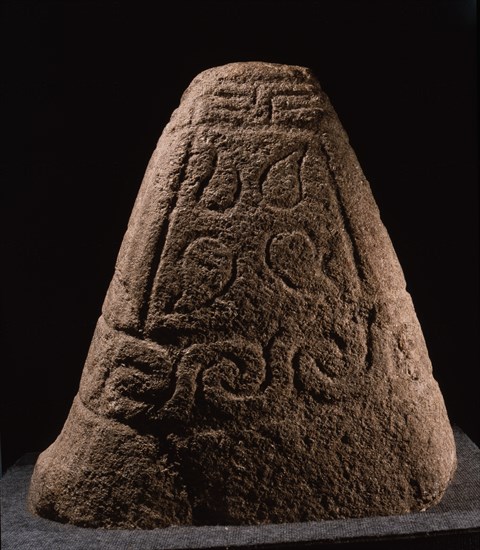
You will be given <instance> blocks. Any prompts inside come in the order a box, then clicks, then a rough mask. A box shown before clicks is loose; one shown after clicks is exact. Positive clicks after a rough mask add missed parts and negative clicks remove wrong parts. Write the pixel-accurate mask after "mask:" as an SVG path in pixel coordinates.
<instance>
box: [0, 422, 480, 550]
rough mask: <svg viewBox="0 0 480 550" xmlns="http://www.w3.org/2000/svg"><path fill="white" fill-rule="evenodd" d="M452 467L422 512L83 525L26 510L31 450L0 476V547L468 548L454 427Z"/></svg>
mask: <svg viewBox="0 0 480 550" xmlns="http://www.w3.org/2000/svg"><path fill="white" fill-rule="evenodd" d="M454 434H455V441H456V445H457V450H458V469H457V471H456V473H455V476H454V478H453V481H452V483H451V484H450V485H449V487H448V489H447V491H446V493H445V496H444V498H443V499H442V500H441V502H440V503H439V504H436V505H435V506H432V507H431V508H429V509H428V510H427V511H425V512H412V513H410V514H404V515H397V516H384V517H368V518H351V519H337V520H330V521H318V522H305V523H284V524H270V525H249V526H226V525H215V526H201V527H197V526H183V527H167V528H164V529H152V530H146V531H143V530H139V529H136V530H122V529H115V530H111V529H110V530H107V529H88V528H84V527H77V526H75V525H69V524H61V523H58V522H54V521H50V520H47V519H44V518H41V517H39V516H37V515H33V514H31V513H30V512H29V511H28V510H27V502H26V495H27V492H28V485H29V482H30V478H31V475H32V470H33V464H34V462H35V455H33V456H25V457H24V458H25V460H22V461H21V462H20V461H19V463H17V464H16V465H15V466H13V467H12V468H10V470H8V472H7V473H6V475H5V477H4V478H3V479H2V481H1V489H2V491H1V493H2V501H1V504H2V516H1V521H2V523H1V527H2V529H1V533H2V539H1V542H2V550H14V549H15V550H16V549H21V550H85V549H86V548H88V549H95V550H131V549H132V548H136V549H137V548H138V549H140V548H141V549H142V550H180V549H187V548H198V549H200V548H203V549H208V548H230V549H233V548H245V549H246V550H248V549H249V548H255V549H257V550H258V549H261V548H262V549H263V548H265V549H268V550H273V549H277V548H278V549H281V550H284V549H285V550H287V549H296V548H309V549H312V548H322V549H323V548H324V549H325V550H330V549H332V550H335V549H338V548H344V547H346V548H349V549H351V550H371V549H374V550H392V549H393V550H400V549H401V550H406V549H408V550H416V549H421V550H432V549H435V550H457V549H458V550H460V549H461V550H476V549H478V548H479V543H480V449H478V447H476V445H475V444H474V443H473V442H472V441H471V440H470V439H469V438H468V437H467V435H466V434H465V433H463V432H462V431H461V430H460V429H459V428H454Z"/></svg>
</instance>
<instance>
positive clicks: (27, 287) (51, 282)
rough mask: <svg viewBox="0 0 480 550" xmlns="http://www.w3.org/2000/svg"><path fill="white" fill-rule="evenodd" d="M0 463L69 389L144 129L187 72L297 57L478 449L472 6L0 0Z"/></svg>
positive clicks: (137, 168) (19, 448)
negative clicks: (0, 124) (321, 96)
mask: <svg viewBox="0 0 480 550" xmlns="http://www.w3.org/2000/svg"><path fill="white" fill-rule="evenodd" d="M1 35H2V44H1V48H2V52H3V59H2V61H3V63H2V66H3V69H2V76H3V80H4V83H5V85H6V92H7V96H6V101H4V103H3V105H4V108H5V111H6V112H5V115H6V116H4V117H3V120H4V121H6V122H7V124H5V125H4V133H5V137H6V138H7V139H6V140H5V146H4V148H3V150H2V152H3V153H4V154H3V155H2V157H3V160H2V166H3V178H2V180H3V181H2V186H1V191H2V194H3V195H4V196H3V200H2V205H3V207H4V214H3V215H2V222H3V224H4V227H3V230H2V237H3V251H2V255H1V258H2V275H3V283H2V285H1V287H2V293H3V298H2V312H3V314H2V322H3V326H2V339H3V343H2V353H1V359H2V367H1V381H2V408H3V411H2V417H3V429H2V455H3V467H4V468H5V467H7V466H8V465H10V464H11V463H12V462H13V461H14V460H15V459H17V458H18V457H19V456H20V455H21V454H23V453H24V452H27V451H34V450H43V449H44V448H45V447H46V446H47V445H49V444H50V443H51V442H52V441H53V440H54V438H55V437H56V436H57V434H58V433H59V431H60V429H61V427H62V425H63V423H64V421H65V418H66V415H67V412H68V409H69V407H70V404H71V402H72V399H73V396H74V394H75V393H76V390H77V386H78V382H79V379H80V374H81V371H82V367H83V362H84V360H85V356H86V353H87V350H88V346H89V343H90V339H91V336H92V333H93V329H94V326H95V322H96V319H97V317H98V315H99V313H100V308H101V304H102V301H103V298H104V295H105V292H106V289H107V286H108V283H109V281H110V278H111V276H112V274H113V267H114V262H115V258H116V254H117V252H118V248H119V246H120V242H121V239H122V236H123V233H124V231H125V229H126V224H127V221H128V217H129V214H130V211H131V208H132V206H133V201H134V199H135V196H136V194H137V191H138V187H139V185H140V182H141V179H142V176H143V172H144V170H145V168H146V165H147V162H148V159H149V157H150V155H151V153H152V152H153V149H154V147H155V144H156V141H157V139H158V137H159V135H160V133H161V131H162V129H163V127H164V125H165V124H166V123H167V121H168V119H169V117H170V114H171V112H172V111H173V109H174V108H175V107H176V106H177V104H178V102H179V99H180V96H181V93H182V92H183V90H184V89H185V88H186V87H187V85H188V84H189V82H190V81H191V80H192V78H193V77H194V76H195V75H196V74H198V73H199V72H200V71H201V70H203V69H206V68H209V67H212V66H216V65H221V64H224V63H228V62H232V61H247V60H260V61H271V62H279V63H287V64H297V65H303V66H308V67H310V68H312V69H313V71H314V73H315V74H316V75H317V77H318V79H319V80H320V83H321V84H322V86H323V88H324V89H325V91H326V92H327V94H328V95H329V97H330V99H331V101H332V103H333V105H334V107H335V109H336V110H337V112H338V115H339V117H340V120H341V121H342V123H343V125H344V127H345V129H346V131H347V133H348V134H349V136H350V140H351V143H352V146H353V148H354V150H355V151H356V153H357V156H358V158H359V160H360V163H361V165H362V167H363V169H364V172H365V173H366V176H367V178H368V179H369V181H370V183H371V186H372V190H373V193H374V196H375V199H376V201H377V203H378V205H379V208H380V211H381V214H382V218H383V221H384V223H385V225H386V226H387V229H388V231H389V233H390V236H391V238H392V241H393V244H394V246H395V249H396V251H397V254H398V256H399V259H400V262H401V264H402V267H403V269H404V272H405V276H406V279H407V283H408V289H409V291H410V292H411V294H412V297H413V300H414V303H415V307H416V310H417V314H418V317H419V319H420V322H421V324H422V327H423V330H424V335H425V338H426V341H427V345H428V348H429V352H430V356H431V359H432V362H433V367H434V375H435V377H436V378H437V380H438V382H439V384H440V387H441V389H442V391H443V394H444V397H445V401H446V404H447V408H448V411H449V415H450V418H451V419H452V420H453V421H454V422H457V423H458V424H459V425H460V426H461V427H462V428H463V429H464V430H465V431H466V432H467V434H468V435H469V436H470V437H472V438H473V439H474V440H475V441H476V442H477V444H478V443H480V441H479V439H480V429H479V428H480V426H479V420H478V418H479V417H480V415H479V412H480V411H479V399H478V385H477V372H478V369H479V361H478V200H477V194H478V191H477V145H478V140H477V127H476V121H477V116H476V108H477V104H476V27H475V3H474V2H473V1H472V0H468V1H467V0H465V1H463V0H453V1H425V0H412V1H409V0H401V1H388V0H381V1H368V0H364V1H348V0H332V1H319V2H302V1H295V2H294V1H290V2H282V1H277V2H201V1H198V2H184V1H182V2H158V3H153V2H152V3H148V4H141V3H138V2H132V3H130V4H127V3H113V2H100V3H97V2H68V3H60V2H56V3H52V2H43V3H42V2H38V3H36V2H31V3H29V2H7V3H4V5H3V15H2V29H1Z"/></svg>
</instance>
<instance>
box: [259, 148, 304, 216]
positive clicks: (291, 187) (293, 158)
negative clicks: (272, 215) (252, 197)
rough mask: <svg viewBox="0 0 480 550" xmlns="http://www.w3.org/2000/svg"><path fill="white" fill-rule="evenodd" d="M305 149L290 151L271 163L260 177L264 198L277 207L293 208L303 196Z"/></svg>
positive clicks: (270, 204) (267, 202)
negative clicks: (302, 173)
mask: <svg viewBox="0 0 480 550" xmlns="http://www.w3.org/2000/svg"><path fill="white" fill-rule="evenodd" d="M303 158H304V151H303V150H296V151H293V152H289V153H288V154H287V155H285V156H282V157H281V158H280V159H279V160H276V161H275V162H273V164H271V165H270V166H269V167H268V168H267V169H266V170H265V171H264V173H263V174H262V176H261V177H260V188H261V192H262V195H263V198H264V200H265V202H266V204H268V205H269V206H273V207H275V208H293V207H294V206H295V205H297V204H298V203H299V202H300V201H301V200H302V198H303V192H302V178H301V166H302V161H303Z"/></svg>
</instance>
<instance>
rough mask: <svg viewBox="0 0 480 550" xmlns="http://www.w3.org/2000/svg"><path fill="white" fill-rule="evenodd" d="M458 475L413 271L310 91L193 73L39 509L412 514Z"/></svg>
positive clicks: (52, 513)
mask: <svg viewBox="0 0 480 550" xmlns="http://www.w3.org/2000/svg"><path fill="white" fill-rule="evenodd" d="M387 184H388V182H387ZM455 465H456V455H455V446H454V440H453V436H452V430H451V428H450V424H449V421H448V418H447V414H446V411H445V406H444V402H443V398H442V395H441V393H440V391H439V388H438V385H437V383H436V381H435V380H434V378H433V376H432V369H431V364H430V360H429V357H428V353H427V349H426V346H425V341H424V338H423V336H422V331H421V329H420V326H419V323H418V320H417V317H416V314H415V311H414V307H413V305H412V301H411V298H410V295H409V294H408V293H407V291H406V288H405V280H404V277H403V274H402V270H401V268H400V265H399V262H398V260H397V257H396V255H395V252H394V250H393V247H392V244H391V241H390V239H389V237H388V234H387V231H386V229H385V227H384V225H383V224H382V222H381V220H380V216H379V212H378V209H377V206H376V204H375V202H374V199H373V197H372V193H371V191H370V188H369V185H368V182H367V181H366V179H365V177H364V175H363V173H362V170H361V169H360V166H359V164H358V160H357V158H356V157H355V154H354V153H353V151H352V149H351V147H350V145H349V143H348V139H347V136H346V134H345V132H344V130H343V129H342V127H341V125H340V123H339V121H338V118H337V116H336V114H335V112H334V110H333V108H332V106H331V105H330V103H329V101H328V98H327V97H326V95H325V93H324V92H323V91H322V90H321V88H320V86H319V84H318V82H317V81H316V80H315V78H314V77H313V76H312V74H311V73H310V71H309V70H307V69H305V68H302V67H293V66H284V65H274V64H269V63H235V64H231V65H226V66H223V67H218V68H213V69H210V70H207V71H205V72H203V73H201V74H200V75H199V76H197V77H196V78H195V79H194V81H193V82H192V84H191V85H190V86H189V88H188V89H187V91H186V92H185V94H184V96H183V98H182V101H181V104H180V106H179V108H178V109H177V110H176V111H175V112H174V114H173V116H172V119H171V121H170V123H169V124H168V125H167V127H166V128H165V131H164V132H163V134H162V136H161V138H160V141H159V142H158V146H157V148H156V150H155V152H154V153H153V156H152V159H151V161H150V164H149V166H148V168H147V171H146V174H145V178H144V181H143V183H142V186H141V189H140V192H139V195H138V198H137V200H136V203H135V206H134V209H133V213H132V216H131V219H130V223H129V225H128V229H127V232H126V234H125V237H124V240H123V244H122V247H121V250H120V253H119V256H118V261H117V264H116V268H115V273H114V276H113V279H112V282H111V285H110V288H109V290H108V293H107V296H106V299H105V303H104V306H103V311H102V315H101V316H100V319H99V321H98V324H97V327H96V329H95V333H94V336H93V340H92V344H91V347H90V351H89V354H88V357H87V360H86V364H85V367H84V371H83V375H82V379H81V383H80V389H79V392H78V395H77V396H76V398H75V400H74V402H73V405H72V408H71V411H70V414H69V417H68V419H67V421H66V423H65V426H64V428H63V430H62V432H61V434H60V435H59V437H58V439H57V440H56V441H55V442H54V443H53V444H52V445H51V446H50V447H49V448H48V449H47V450H46V451H44V452H43V453H42V454H41V455H40V457H39V459H38V462H37V464H36V467H35V471H34V474H33V478H32V482H31V488H30V494H29V506H30V509H31V510H32V511H33V512H35V513H37V514H39V515H41V516H43V517H46V518H49V519H53V520H57V521H61V522H68V523H73V524H76V525H82V526H89V527H107V528H127V529H128V528H154V527H162V526H168V525H179V524H197V525H199V524H217V523H218V524H258V523H271V522H298V521H310V520H321V519H332V518H344V517H359V516H371V515H387V514H402V513H406V512H410V511H415V510H417V511H418V510H424V509H425V508H427V507H429V506H431V505H432V504H435V503H436V502H438V501H439V500H440V499H441V497H442V495H443V493H444V491H445V489H446V487H447V485H448V483H449V481H450V480H451V478H452V475H453V473H454V470H455Z"/></svg>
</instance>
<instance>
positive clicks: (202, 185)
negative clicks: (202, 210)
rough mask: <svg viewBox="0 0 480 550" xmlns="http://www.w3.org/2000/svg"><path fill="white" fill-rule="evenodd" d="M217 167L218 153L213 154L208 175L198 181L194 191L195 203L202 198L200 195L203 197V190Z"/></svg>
mask: <svg viewBox="0 0 480 550" xmlns="http://www.w3.org/2000/svg"><path fill="white" fill-rule="evenodd" d="M217 167H218V153H217V152H215V156H214V157H213V163H212V166H211V169H210V170H209V171H208V174H207V175H206V176H205V177H204V178H201V179H200V181H199V183H198V187H197V189H196V191H195V200H196V201H197V202H198V201H199V200H200V199H201V198H202V195H203V193H204V191H205V189H206V188H207V187H208V184H209V182H210V180H211V179H212V177H213V174H215V171H216V169H217Z"/></svg>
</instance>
